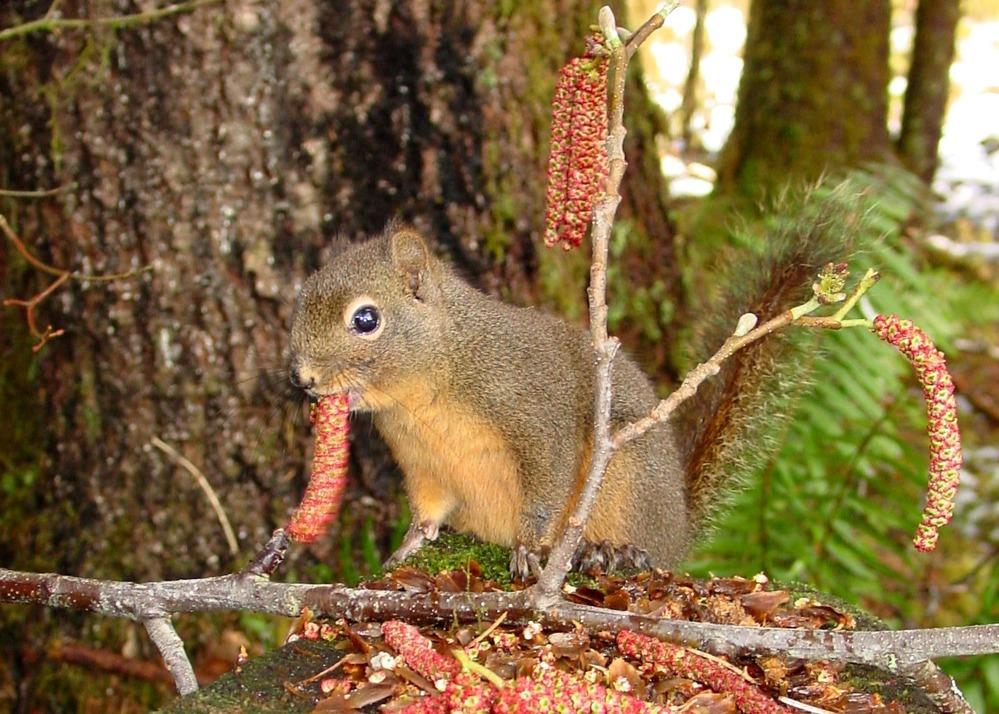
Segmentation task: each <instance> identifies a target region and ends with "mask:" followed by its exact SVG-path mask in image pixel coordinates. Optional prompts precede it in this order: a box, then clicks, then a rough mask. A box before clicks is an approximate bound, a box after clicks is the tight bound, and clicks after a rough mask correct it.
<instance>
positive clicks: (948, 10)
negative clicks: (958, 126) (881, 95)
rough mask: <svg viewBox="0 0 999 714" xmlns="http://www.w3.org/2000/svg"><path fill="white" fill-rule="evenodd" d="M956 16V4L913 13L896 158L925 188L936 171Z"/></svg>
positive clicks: (931, 3) (938, 3) (933, 4)
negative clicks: (897, 157) (914, 17)
mask: <svg viewBox="0 0 999 714" xmlns="http://www.w3.org/2000/svg"><path fill="white" fill-rule="evenodd" d="M960 17H961V8H960V2H959V1H958V0H920V2H919V7H918V8H917V10H916V36H915V40H914V42H913V46H912V64H911V66H910V68H909V82H908V84H907V85H906V89H905V105H904V109H903V112H902V130H901V133H900V134H899V137H898V153H899V158H901V159H902V163H904V164H905V166H906V167H907V168H908V169H909V170H910V171H912V172H913V173H915V174H916V175H917V176H919V177H920V178H922V179H923V180H924V181H926V182H927V183H929V182H930V181H932V180H933V174H934V172H936V169H937V144H938V143H939V142H940V134H941V130H942V128H943V120H944V115H945V114H946V111H947V96H948V91H949V89H950V65H951V63H952V62H953V61H954V40H955V35H956V31H957V21H958V20H959V19H960Z"/></svg>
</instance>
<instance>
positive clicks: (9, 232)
mask: <svg viewBox="0 0 999 714" xmlns="http://www.w3.org/2000/svg"><path fill="white" fill-rule="evenodd" d="M0 230H2V231H3V232H4V235H5V236H7V239H8V240H9V241H10V242H11V243H13V244H14V247H15V248H17V252H18V253H20V254H21V256H22V257H23V258H24V259H25V260H26V261H28V263H29V264H31V266H32V267H33V268H35V269H36V270H40V271H42V272H43V273H48V274H49V275H55V276H56V277H57V278H61V277H63V276H68V275H69V274H70V272H71V271H69V270H63V269H62V268H57V267H55V266H54V265H49V264H48V263H46V262H44V261H42V260H39V259H38V258H36V257H35V256H33V255H32V254H31V251H29V250H28V246H26V245H25V244H24V241H22V240H21V238H20V237H19V236H18V235H17V233H15V232H14V229H13V228H11V227H10V224H9V223H8V222H7V217H6V216H4V215H3V214H0Z"/></svg>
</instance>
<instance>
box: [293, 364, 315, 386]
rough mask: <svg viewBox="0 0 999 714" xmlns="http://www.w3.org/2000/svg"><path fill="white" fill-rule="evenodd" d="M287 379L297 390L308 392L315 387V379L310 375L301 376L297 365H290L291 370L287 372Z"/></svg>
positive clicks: (300, 370)
mask: <svg viewBox="0 0 999 714" xmlns="http://www.w3.org/2000/svg"><path fill="white" fill-rule="evenodd" d="M288 378H289V379H290V380H291V383H292V384H294V385H295V386H296V387H298V388H299V389H305V390H308V389H312V388H313V387H315V386H316V378H315V377H314V376H313V375H311V374H302V369H301V367H300V366H299V365H292V368H291V369H290V370H289V371H288Z"/></svg>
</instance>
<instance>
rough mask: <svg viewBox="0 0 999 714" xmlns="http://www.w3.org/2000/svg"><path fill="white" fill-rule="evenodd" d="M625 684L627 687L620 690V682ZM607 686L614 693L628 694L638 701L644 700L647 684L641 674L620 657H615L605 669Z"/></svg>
mask: <svg viewBox="0 0 999 714" xmlns="http://www.w3.org/2000/svg"><path fill="white" fill-rule="evenodd" d="M621 680H624V681H625V682H627V686H626V687H624V688H622V687H621V686H620V684H619V683H620V681H621ZM607 686H608V687H610V688H611V689H614V690H616V691H619V692H621V691H623V692H630V693H631V694H634V695H635V696H636V697H638V698H639V699H644V698H645V694H646V690H647V689H648V684H647V683H646V681H645V679H643V678H642V673H641V672H639V671H638V669H637V668H636V667H635V666H634V665H633V664H631V663H630V662H628V661H627V660H625V659H622V658H621V657H615V658H614V659H613V660H612V661H611V663H610V666H609V667H608V668H607Z"/></svg>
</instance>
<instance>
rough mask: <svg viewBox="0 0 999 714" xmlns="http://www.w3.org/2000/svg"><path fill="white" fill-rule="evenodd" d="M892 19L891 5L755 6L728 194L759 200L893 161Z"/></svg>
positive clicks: (722, 176) (725, 160)
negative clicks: (829, 174) (792, 183)
mask: <svg viewBox="0 0 999 714" xmlns="http://www.w3.org/2000/svg"><path fill="white" fill-rule="evenodd" d="M890 17H891V5H890V3H889V2H888V0H874V2H865V3H856V2H852V1H851V0H830V1H829V2H810V1H809V0H754V2H753V3H752V5H751V8H750V12H749V27H748V34H747V38H746V52H745V64H744V67H743V72H742V80H741V82H740V84H739V96H738V105H737V108H736V116H735V127H734V128H733V130H732V134H731V136H730V137H729V140H728V142H727V144H726V146H725V148H724V150H723V151H722V155H721V157H720V158H719V162H718V177H719V189H720V190H721V191H723V192H725V191H732V190H735V191H737V192H739V193H742V194H744V195H748V196H750V197H759V196H760V195H762V194H763V193H765V192H767V191H769V190H772V189H775V188H779V187H780V186H781V185H783V184H784V183H786V182H787V181H788V179H791V178H806V179H807V178H814V177H816V176H818V175H819V174H821V173H822V172H823V171H824V170H825V169H827V168H829V167H841V166H855V165H857V164H859V163H862V162H865V161H869V160H883V159H885V158H887V157H888V156H889V150H890V145H889V139H888V132H887V128H886V112H887V85H888V30H889V21H890Z"/></svg>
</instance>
